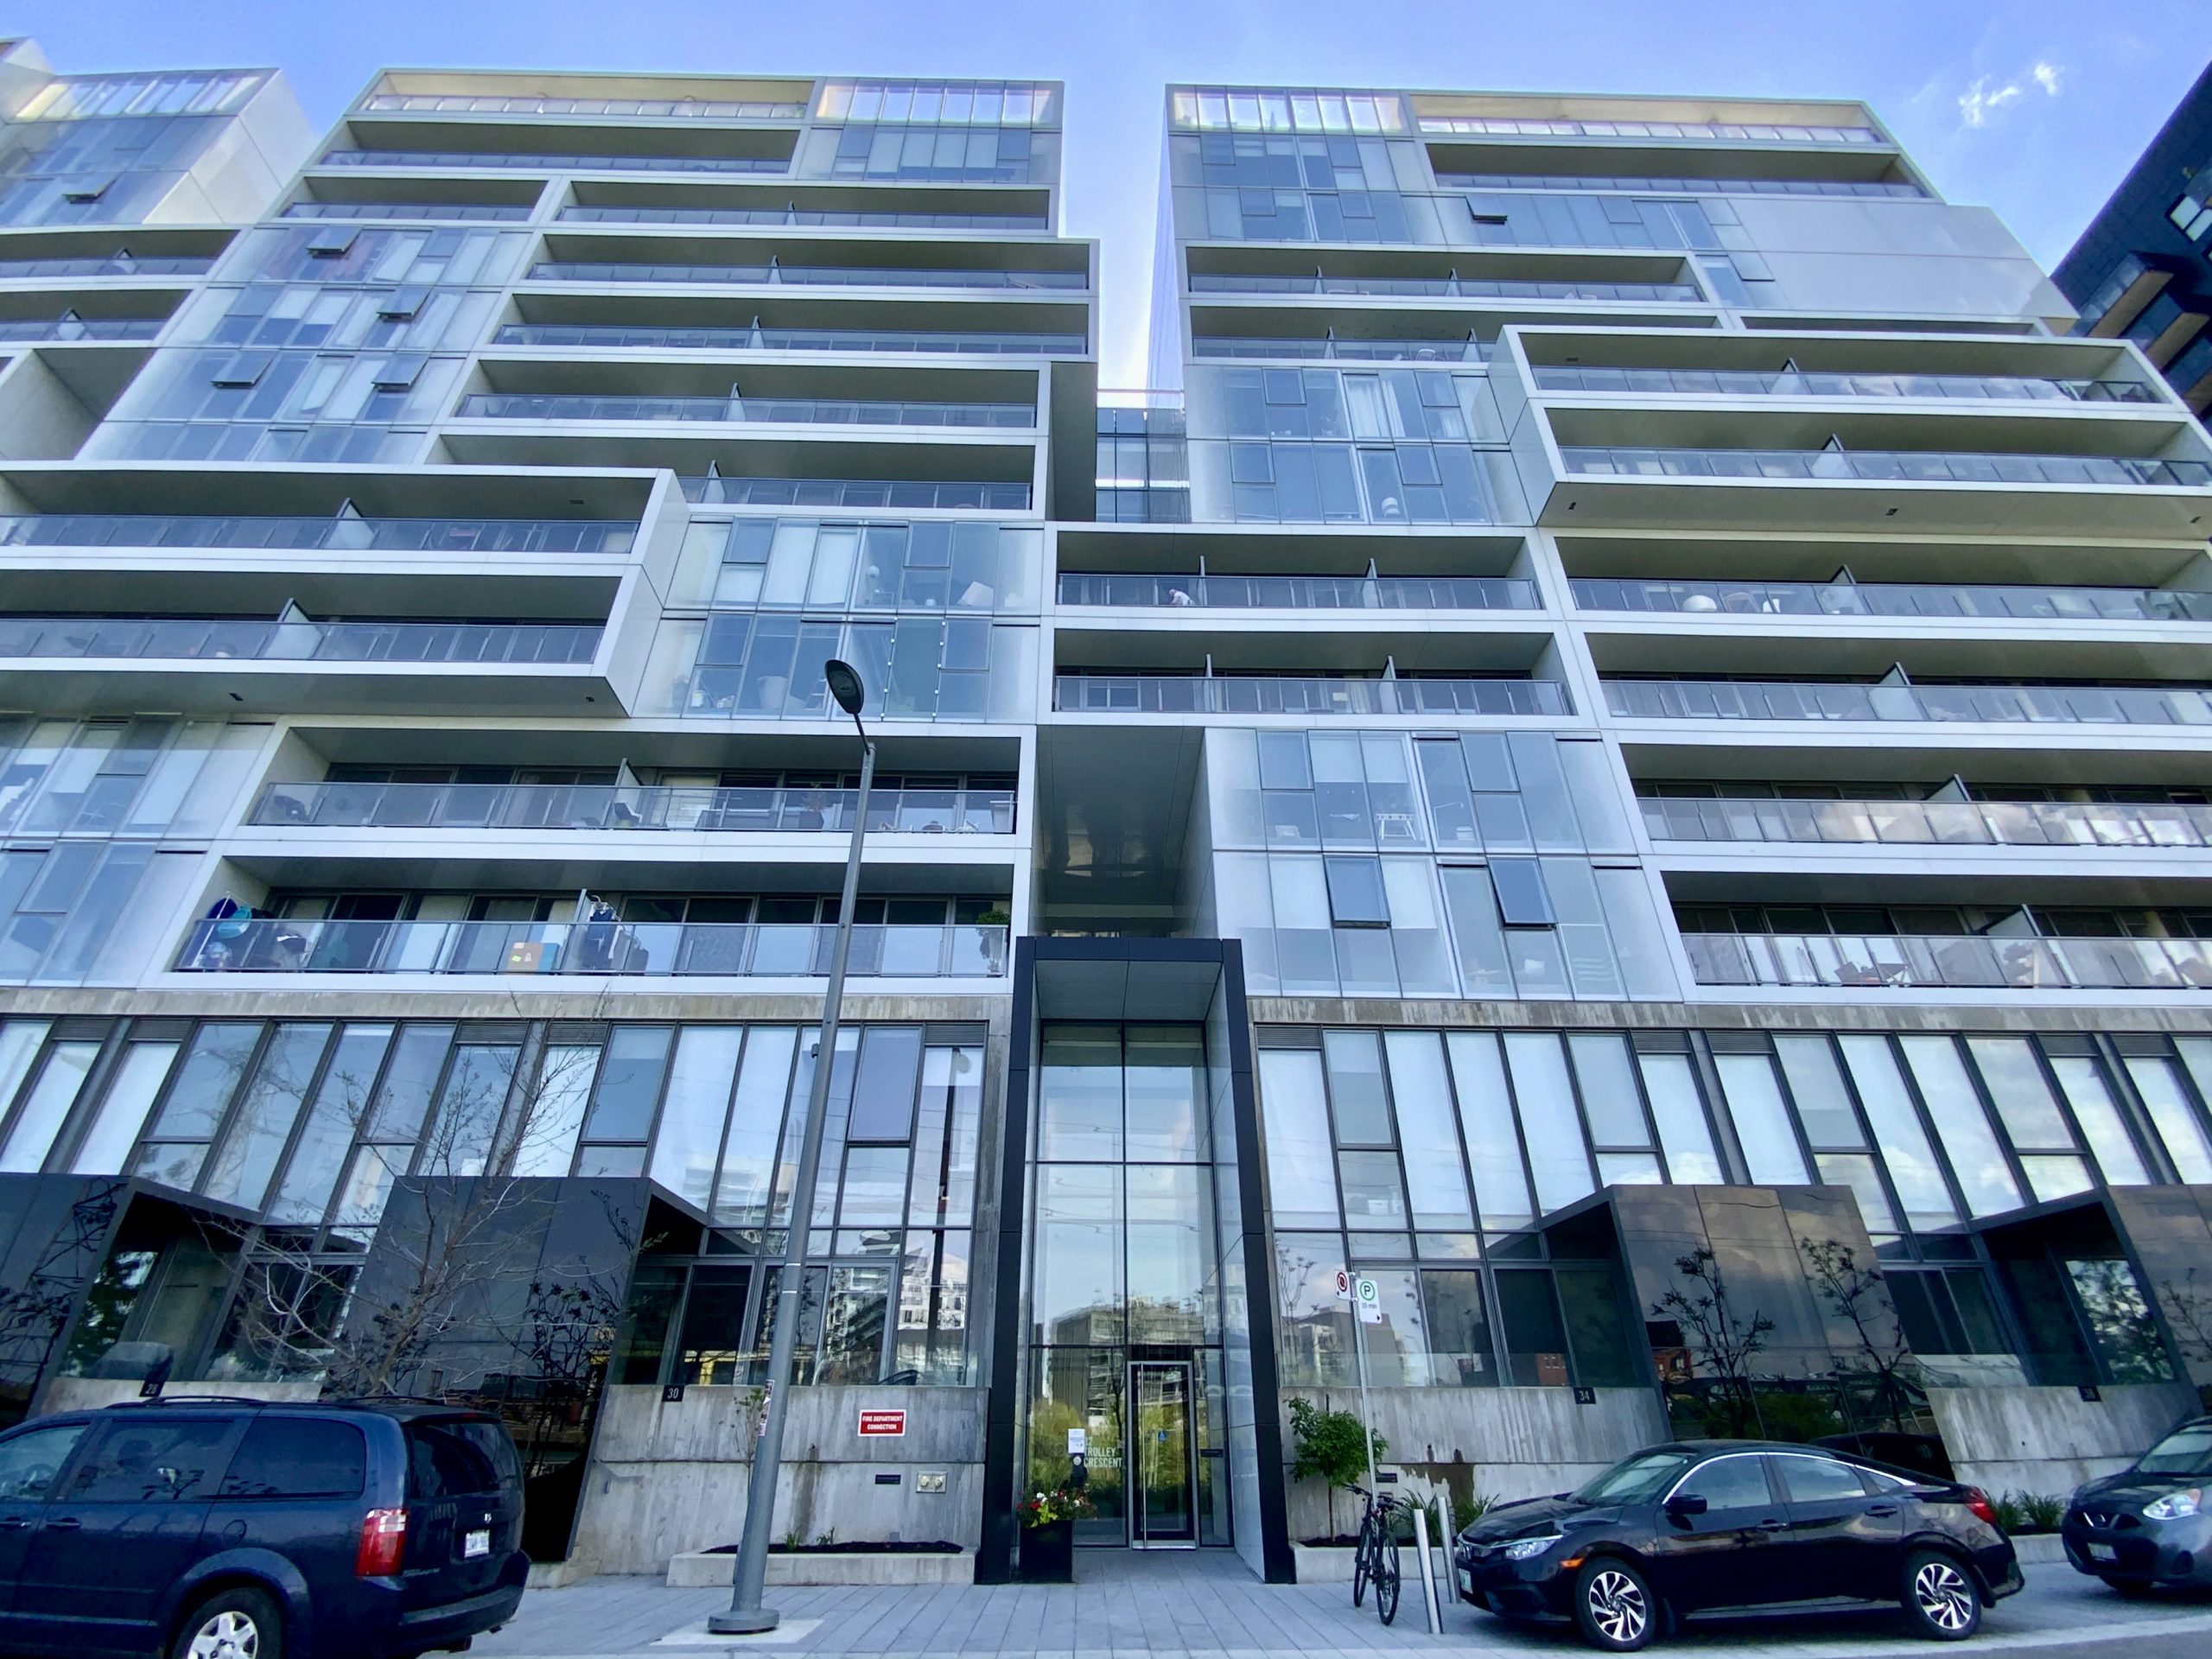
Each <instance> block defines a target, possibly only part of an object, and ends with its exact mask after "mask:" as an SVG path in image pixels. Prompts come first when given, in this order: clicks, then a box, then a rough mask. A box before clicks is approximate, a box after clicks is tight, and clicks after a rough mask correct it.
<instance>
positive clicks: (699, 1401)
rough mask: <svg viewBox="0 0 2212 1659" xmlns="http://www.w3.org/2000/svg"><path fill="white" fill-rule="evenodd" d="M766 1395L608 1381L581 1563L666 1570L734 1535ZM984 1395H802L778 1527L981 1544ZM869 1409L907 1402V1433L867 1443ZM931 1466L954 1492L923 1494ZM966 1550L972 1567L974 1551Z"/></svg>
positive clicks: (790, 1428)
mask: <svg viewBox="0 0 2212 1659" xmlns="http://www.w3.org/2000/svg"><path fill="white" fill-rule="evenodd" d="M757 1402H758V1391H757V1390H754V1389H741V1388H696V1387H695V1388H690V1389H686V1390H685V1391H684V1395H683V1398H682V1399H681V1400H677V1401H664V1400H663V1399H662V1398H661V1392H660V1390H659V1389H658V1388H626V1387H613V1388H609V1389H607V1391H606V1395H605V1396H604V1397H603V1399H602V1400H601V1405H600V1420H599V1427H598V1432H597V1434H596V1436H595V1438H594V1443H593V1446H592V1459H591V1467H590V1469H589V1470H588V1471H587V1472H586V1475H585V1478H584V1492H583V1501H582V1505H581V1507H580V1510H579V1512H578V1515H577V1519H576V1532H575V1547H574V1548H573V1549H572V1551H571V1552H570V1559H571V1560H575V1561H579V1562H581V1563H582V1564H584V1565H585V1566H586V1567H588V1570H590V1571H592V1572H596V1573H664V1572H665V1571H666V1570H667V1567H668V1565H669V1562H670V1560H671V1558H672V1557H674V1556H677V1555H680V1554H685V1553H687V1552H690V1551H693V1550H703V1549H710V1548H713V1547H714V1546H715V1545H717V1544H731V1543H735V1542H736V1541H737V1539H738V1535H739V1534H740V1533H741V1531H742V1530H743V1529H744V1525H745V1489H746V1482H747V1479H748V1478H749V1477H750V1474H751V1459H752V1454H753V1436H754V1433H755V1432H756V1429H757V1425H758V1422H759V1419H758V1416H757V1410H758V1404H757ZM983 1402H984V1391H983V1390H982V1389H935V1388H918V1389H887V1388H880V1387H875V1388H826V1387H825V1388H809V1389H798V1390H796V1391H794V1393H793V1394H792V1395H791V1415H790V1416H789V1417H788V1418H787V1419H786V1420H785V1427H784V1471H783V1477H782V1478H781V1480H779V1482H778V1484H777V1492H776V1512H775V1516H774V1519H773V1522H772V1535H773V1536H774V1537H775V1538H776V1539H777V1540H778V1541H782V1540H783V1539H785V1538H786V1537H789V1536H790V1535H792V1534H797V1535H798V1537H799V1538H800V1539H801V1540H802V1541H805V1542H809V1543H811V1542H813V1541H816V1540H817V1539H818V1538H820V1537H822V1536H823V1535H824V1534H834V1535H836V1537H837V1538H838V1539H841V1540H850V1539H881V1540H899V1541H917V1540H923V1541H925V1540H930V1539H938V1538H944V1539H950V1541H952V1542H954V1543H957V1544H958V1545H960V1546H961V1547H962V1548H963V1549H965V1550H968V1551H971V1552H972V1551H973V1550H974V1549H975V1548H976V1545H977V1543H978V1542H979V1541H981V1536H982V1471H983ZM862 1408H868V1409H870V1410H876V1409H881V1408H903V1409H904V1410H905V1411H906V1433H905V1434H904V1435H903V1436H900V1437H897V1438H891V1437H884V1438H880V1439H879V1438H870V1439H868V1440H862V1439H861V1437H860V1434H859V1432H858V1427H857V1421H856V1420H857V1416H858V1414H859V1413H860V1411H861V1409H862ZM924 1473H929V1474H942V1475H943V1476H944V1487H945V1489H944V1491H942V1492H923V1491H918V1490H917V1487H916V1480H915V1477H916V1476H918V1475H920V1474H924ZM887 1475H888V1476H896V1477H897V1482H896V1484H879V1483H878V1480H877V1477H879V1476H887ZM773 1559H774V1558H771V1572H772V1573H773V1571H774V1568H773ZM847 1559H852V1560H899V1559H902V1558H899V1557H868V1556H861V1557H852V1558H847ZM904 1559H917V1558H904ZM955 1559H957V1560H961V1561H962V1562H963V1565H965V1566H967V1567H968V1570H969V1573H972V1571H973V1556H972V1554H970V1555H963V1556H961V1557H957V1558H955ZM776 1581H777V1582H797V1580H776ZM962 1581H963V1582H964V1581H965V1580H964V1579H963V1580H962Z"/></svg>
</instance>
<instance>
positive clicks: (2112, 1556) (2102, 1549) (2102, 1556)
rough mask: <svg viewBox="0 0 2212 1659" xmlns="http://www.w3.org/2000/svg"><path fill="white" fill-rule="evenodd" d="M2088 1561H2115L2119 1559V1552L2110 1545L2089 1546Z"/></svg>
mask: <svg viewBox="0 0 2212 1659" xmlns="http://www.w3.org/2000/svg"><path fill="white" fill-rule="evenodd" d="M2089 1559H2090V1560H2093V1561H2116V1560H2119V1559H2120V1552H2119V1551H2118V1550H2117V1549H2114V1548H2113V1547H2112V1546H2111V1545H2110V1544H2091V1545H2090V1546H2089Z"/></svg>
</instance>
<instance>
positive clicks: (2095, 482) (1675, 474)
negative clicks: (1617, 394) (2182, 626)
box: [1560, 446, 2212, 490]
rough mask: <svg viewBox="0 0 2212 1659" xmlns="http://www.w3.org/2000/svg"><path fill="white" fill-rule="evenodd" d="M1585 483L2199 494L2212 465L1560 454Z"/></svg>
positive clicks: (1691, 452)
mask: <svg viewBox="0 0 2212 1659" xmlns="http://www.w3.org/2000/svg"><path fill="white" fill-rule="evenodd" d="M1560 454H1561V456H1562V457H1564V458H1565V460H1566V461H1567V470H1568V471H1569V472H1570V473H1573V474H1579V475H1584V476H1588V477H1600V478H1602V477H1618V478H1695V479H1738V478H1747V479H1811V480H1842V479H1855V480H1860V481H1863V482H1870V483H1912V484H2071V485H2088V486H2094V487H2096V488H2100V489H2191V490H2196V489H2203V488H2206V487H2207V486H2212V461H2199V460H2196V459H2193V458H2184V459H2179V460H2174V461H2164V460H2159V459H2157V458H2153V457H2136V456H2128V455H2031V454H1963V453H1961V454H1944V453H1942V452H1939V451H1936V450H1929V449H1896V450H1887V451H1881V450H1871V449H1630V448H1592V447H1587V446H1571V447H1567V448H1562V449H1561V450H1560Z"/></svg>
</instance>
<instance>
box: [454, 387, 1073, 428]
mask: <svg viewBox="0 0 2212 1659" xmlns="http://www.w3.org/2000/svg"><path fill="white" fill-rule="evenodd" d="M454 414H455V415H456V416H459V417H461V418H462V419H466V420H478V421H713V422H721V421H730V422H741V423H747V424H757V425H770V426H944V427H989V428H993V429H998V430H1007V431H1025V430H1027V429H1030V428H1032V427H1034V426H1035V425H1036V424H1037V411H1036V410H1035V408H1034V407H1033V406H1032V405H1030V404H941V403H940V404H929V403H904V402H900V403H893V402H879V401H870V400H865V399H861V398H855V397H590V396H586V395H583V394H580V393H571V392H516V391H478V392H471V393H470V394H469V395H468V396H467V397H463V398H462V399H461V407H460V408H459V409H457V410H454Z"/></svg>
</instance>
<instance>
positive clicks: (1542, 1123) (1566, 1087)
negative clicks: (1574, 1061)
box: [1505, 1032, 1595, 1213]
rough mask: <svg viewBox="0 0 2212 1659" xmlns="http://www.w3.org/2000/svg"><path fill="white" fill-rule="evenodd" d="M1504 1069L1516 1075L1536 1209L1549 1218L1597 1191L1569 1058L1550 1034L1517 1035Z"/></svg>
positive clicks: (1510, 1042) (1509, 1043)
mask: <svg viewBox="0 0 2212 1659" xmlns="http://www.w3.org/2000/svg"><path fill="white" fill-rule="evenodd" d="M1505 1059H1506V1064H1507V1065H1509V1066H1510V1067H1511V1068H1512V1071H1513V1092H1514V1097H1515V1102H1516V1105H1517V1106H1518V1108H1519V1112H1520V1118H1521V1134H1522V1139H1523V1140H1524V1141H1527V1143H1528V1147H1529V1169H1530V1170H1531V1171H1532V1172H1533V1173H1534V1174H1535V1178H1536V1203H1537V1205H1538V1206H1539V1207H1540V1209H1541V1211H1544V1212H1546V1213H1548V1212H1549V1211H1554V1210H1557V1209H1560V1208H1562V1207H1564V1206H1565V1205H1570V1204H1573V1202H1574V1201H1575V1200H1576V1199H1577V1198H1587V1197H1589V1195H1590V1194H1591V1192H1592V1191H1594V1190H1595V1188H1594V1186H1593V1185H1592V1179H1591V1173H1590V1155H1589V1150H1588V1148H1587V1147H1585V1146H1584V1144H1583V1141H1582V1121H1581V1119H1580V1117H1579V1116H1577V1115H1576V1113H1575V1109H1574V1090H1573V1087H1572V1086H1571V1085H1570V1084H1568V1082H1567V1057H1566V1055H1565V1054H1564V1053H1562V1052H1560V1046H1559V1039H1558V1038H1557V1037H1555V1036H1554V1035H1552V1034H1551V1033H1548V1032H1542V1033H1536V1032H1514V1033H1510V1034H1509V1035H1508V1036H1507V1037H1506V1039H1505Z"/></svg>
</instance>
